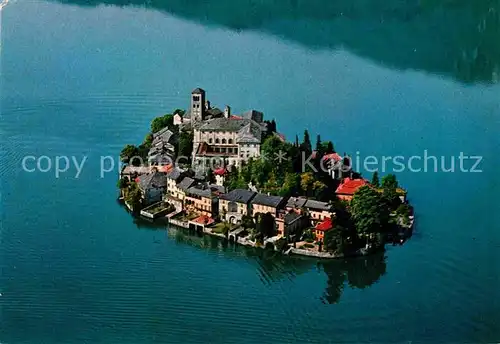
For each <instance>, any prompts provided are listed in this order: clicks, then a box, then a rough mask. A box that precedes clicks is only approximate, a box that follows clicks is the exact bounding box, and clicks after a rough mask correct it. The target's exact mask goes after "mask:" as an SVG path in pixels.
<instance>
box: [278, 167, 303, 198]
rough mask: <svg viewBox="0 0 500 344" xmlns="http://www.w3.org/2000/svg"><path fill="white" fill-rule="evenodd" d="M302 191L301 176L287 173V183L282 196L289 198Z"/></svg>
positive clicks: (284, 185)
mask: <svg viewBox="0 0 500 344" xmlns="http://www.w3.org/2000/svg"><path fill="white" fill-rule="evenodd" d="M299 191H300V175H299V174H298V173H291V172H287V173H286V174H285V181H284V183H283V186H282V187H281V190H280V196H283V197H288V196H292V195H295V194H297V193H298V192H299Z"/></svg>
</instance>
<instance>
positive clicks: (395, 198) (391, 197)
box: [382, 174, 401, 210]
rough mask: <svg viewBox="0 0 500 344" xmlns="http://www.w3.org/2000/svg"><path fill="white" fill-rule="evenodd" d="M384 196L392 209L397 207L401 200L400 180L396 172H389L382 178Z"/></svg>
mask: <svg viewBox="0 0 500 344" xmlns="http://www.w3.org/2000/svg"><path fill="white" fill-rule="evenodd" d="M382 188H383V198H384V200H385V202H386V203H387V205H388V207H389V208H390V209H391V210H394V209H396V208H397V207H398V206H399V205H400V204H401V200H400V199H399V195H398V191H397V188H398V181H397V180H396V176H395V175H394V174H388V175H387V176H385V177H383V178H382Z"/></svg>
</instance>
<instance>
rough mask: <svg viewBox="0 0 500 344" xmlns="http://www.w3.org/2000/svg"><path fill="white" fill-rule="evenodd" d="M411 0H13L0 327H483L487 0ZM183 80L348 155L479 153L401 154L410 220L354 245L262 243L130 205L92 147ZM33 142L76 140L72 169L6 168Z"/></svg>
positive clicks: (132, 127) (7, 42) (237, 333)
mask: <svg viewBox="0 0 500 344" xmlns="http://www.w3.org/2000/svg"><path fill="white" fill-rule="evenodd" d="M417 3H418V2H417V1H414V2H413V1H395V0H391V1H384V2H382V1H370V2H368V1H362V0H356V1H319V0H311V1H307V2H306V1H300V0H294V1H292V0H283V1H272V0H265V1H259V2H255V1H248V0H247V1H244V0H238V1H232V2H230V3H229V2H227V1H222V0H217V1H216V0H214V1H210V2H200V1H186V0H183V1H180V0H176V1H168V2H167V1H159V0H156V1H155V0H153V1H152V2H148V3H147V4H140V3H139V2H138V3H134V1H132V2H131V3H120V2H119V1H118V0H117V1H116V3H111V2H109V3H108V4H97V3H92V5H88V4H85V3H78V2H77V1H75V2H71V1H70V0H68V1H64V3H61V2H43V1H41V2H38V1H14V0H11V1H10V3H8V5H7V6H5V7H4V8H3V9H2V11H1V35H2V40H1V64H2V68H1V98H0V99H1V108H0V109H1V115H2V117H1V121H0V124H1V125H0V137H1V148H2V149H1V150H0V152H1V156H0V158H1V163H0V176H1V205H2V206H1V208H0V214H1V246H0V264H1V268H2V269H1V279H0V292H1V296H0V342H2V343H7V344H20V343H48V344H53V343H65V344H71V343H106V344H112V343H205V342H211V343H234V342H238V343H263V342H264V343H267V342H269V343H271V342H272V343H285V342H287V343H288V342H306V341H307V342H318V343H325V342H334V343H338V342H350V343H359V342H377V343H392V342H407V341H413V342H426V343H438V342H439V343H444V342H450V343H459V342H476V343H479V342H497V341H498V340H500V301H499V299H500V280H499V275H500V265H499V263H498V261H499V260H498V252H499V248H500V231H499V230H500V217H499V214H500V211H499V210H500V208H499V203H498V194H499V192H500V188H499V183H498V176H499V174H498V171H499V167H500V164H499V159H498V153H499V152H500V138H499V133H500V84H499V83H498V80H499V76H500V48H499V44H498V42H499V37H500V3H499V2H498V1H483V2H481V3H477V4H476V3H471V2H470V1H469V2H466V1H454V2H449V1H420V6H417ZM195 87H203V88H204V89H205V90H206V91H207V93H208V97H209V99H210V100H211V102H212V104H215V105H218V106H220V107H222V106H224V105H225V104H229V105H231V106H232V108H233V111H234V112H240V111H244V110H247V109H249V108H257V109H259V110H262V111H263V112H264V113H265V116H266V118H275V119H276V120H277V122H278V130H279V131H281V132H282V133H283V134H285V135H286V136H287V137H288V138H289V139H291V140H293V138H294V136H295V134H299V136H301V135H302V132H303V130H304V129H305V128H308V129H309V131H310V132H311V135H312V136H313V138H315V135H316V134H321V137H322V138H324V139H326V138H328V139H331V140H332V141H333V142H334V143H335V146H336V148H337V150H338V151H339V152H341V153H342V152H347V153H349V154H351V155H353V156H360V157H366V156H368V155H374V156H376V157H378V158H381V157H382V156H396V155H402V156H404V157H407V158H408V157H411V156H413V155H419V156H421V155H423V154H424V151H427V152H428V153H427V154H428V155H434V156H437V157H440V156H446V157H447V159H448V160H447V161H449V159H451V157H452V156H455V157H457V164H458V156H459V155H460V153H461V152H463V153H464V154H465V155H470V156H472V155H473V156H481V157H482V161H481V164H480V165H479V166H478V168H479V169H480V170H482V172H480V173H470V172H460V171H459V170H458V165H457V166H456V170H457V171H455V172H454V173H452V172H442V171H440V172H433V171H428V172H420V173H415V172H410V171H408V170H406V171H404V172H401V173H398V174H397V176H398V179H399V180H400V182H401V184H403V185H404V186H405V187H406V188H407V189H408V192H409V197H410V200H411V202H412V203H413V205H414V206H415V208H416V211H417V226H416V229H415V233H414V235H413V237H412V238H411V240H410V241H408V242H407V243H406V244H405V245H404V246H398V247H388V250H387V252H386V253H385V255H382V256H374V257H369V258H366V259H360V260H349V261H346V262H340V261H338V262H332V263H328V264H318V263H317V262H316V261H314V260H303V259H290V258H283V257H271V256H269V254H263V253H262V252H260V253H259V252H254V251H251V250H246V249H243V248H234V247H231V246H229V247H226V246H223V245H222V244H221V243H219V242H217V241H213V240H211V239H207V238H205V239H203V238H188V237H185V236H183V235H182V234H181V233H176V231H175V230H172V229H171V230H164V229H155V228H152V227H151V226H148V225H146V224H141V223H136V222H134V221H133V219H132V218H131V217H130V216H129V214H127V212H126V211H125V210H124V209H123V208H121V207H120V206H119V205H118V204H117V202H116V195H117V192H116V179H117V175H118V167H117V166H116V167H115V169H114V171H113V172H111V173H106V174H104V176H102V177H101V175H100V157H101V156H113V157H117V156H118V154H119V151H120V150H121V148H122V147H123V145H124V144H126V143H139V142H140V141H141V140H142V139H143V137H144V136H145V134H146V131H147V128H148V126H149V123H150V121H151V119H152V118H154V117H155V116H157V115H160V114H163V113H167V112H170V111H171V110H173V109H175V108H178V107H182V108H186V107H187V106H188V101H189V93H190V91H191V90H192V89H193V88H195ZM42 155H46V156H48V157H50V158H52V159H55V157H56V156H59V155H65V156H69V157H72V156H73V157H75V159H77V160H78V161H79V162H80V161H81V159H83V157H87V160H86V161H85V163H84V165H83V168H82V172H81V173H80V175H79V176H78V178H75V174H76V173H77V170H76V169H75V167H74V166H72V167H71V168H69V170H68V171H67V172H66V173H63V174H61V176H59V178H56V176H55V174H54V171H53V170H51V171H49V172H45V173H43V172H40V171H35V172H32V173H29V172H26V171H23V169H22V160H23V157H25V156H34V157H39V156H42ZM115 160H116V159H115ZM45 163H47V162H46V161H45V162H43V164H45ZM417 165H418V164H417ZM448 165H449V163H447V166H448ZM466 165H467V164H466ZM28 167H29V168H33V167H36V164H35V163H34V162H33V161H30V162H29V163H28ZM42 167H46V166H45V165H42ZM470 167H471V165H470V164H469V165H468V168H470ZM362 170H363V169H362ZM382 174H383V173H382ZM364 175H365V176H366V177H370V174H369V173H366V172H365V174H364Z"/></svg>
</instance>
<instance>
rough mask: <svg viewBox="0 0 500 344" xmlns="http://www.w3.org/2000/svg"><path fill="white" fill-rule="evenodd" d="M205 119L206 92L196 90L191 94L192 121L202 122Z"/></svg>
mask: <svg viewBox="0 0 500 344" xmlns="http://www.w3.org/2000/svg"><path fill="white" fill-rule="evenodd" d="M204 119H205V91H204V90H202V89H201V88H196V89H194V90H193V92H191V120H192V121H194V122H200V121H203V120H204Z"/></svg>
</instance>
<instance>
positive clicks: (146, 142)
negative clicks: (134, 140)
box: [142, 133, 153, 149]
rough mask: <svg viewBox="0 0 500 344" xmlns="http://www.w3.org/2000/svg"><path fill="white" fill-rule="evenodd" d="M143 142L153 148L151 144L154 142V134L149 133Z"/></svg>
mask: <svg viewBox="0 0 500 344" xmlns="http://www.w3.org/2000/svg"><path fill="white" fill-rule="evenodd" d="M142 144H143V145H144V146H146V147H147V148H148V149H149V148H151V145H152V144H153V134H151V133H149V134H147V135H146V137H145V138H144V142H143V143H142Z"/></svg>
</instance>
